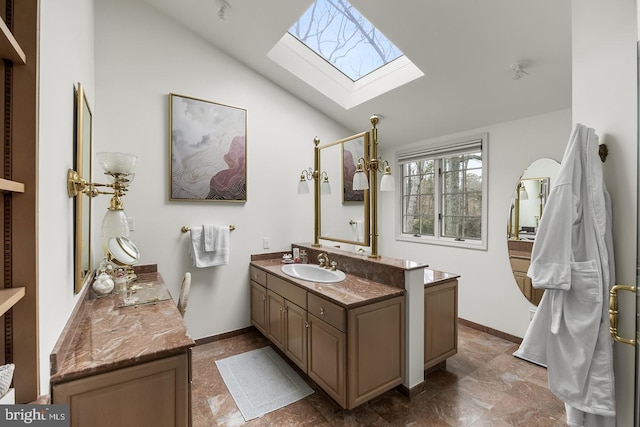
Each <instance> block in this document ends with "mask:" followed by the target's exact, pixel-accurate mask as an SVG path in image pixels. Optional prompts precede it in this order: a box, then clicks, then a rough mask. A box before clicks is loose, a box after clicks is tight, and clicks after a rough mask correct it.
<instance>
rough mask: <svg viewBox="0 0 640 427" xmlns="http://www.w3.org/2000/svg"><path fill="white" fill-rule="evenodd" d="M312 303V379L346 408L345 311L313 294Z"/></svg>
mask: <svg viewBox="0 0 640 427" xmlns="http://www.w3.org/2000/svg"><path fill="white" fill-rule="evenodd" d="M308 301H309V371H308V374H309V377H310V378H311V379H312V380H314V381H315V382H316V383H317V384H318V385H320V386H321V387H322V388H323V389H324V391H326V392H327V394H328V395H329V396H331V397H332V398H333V400H335V401H336V402H338V403H339V404H340V405H341V406H343V407H347V382H346V378H345V369H346V357H347V349H346V333H345V332H346V324H347V320H346V310H345V309H344V308H343V307H341V306H339V305H337V304H334V303H332V302H330V301H328V300H326V299H324V298H321V297H319V296H317V295H314V294H309V295H308Z"/></svg>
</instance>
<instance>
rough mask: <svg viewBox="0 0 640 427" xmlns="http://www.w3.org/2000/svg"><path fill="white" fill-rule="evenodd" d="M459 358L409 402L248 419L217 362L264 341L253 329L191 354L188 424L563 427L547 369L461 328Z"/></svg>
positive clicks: (295, 409)
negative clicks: (349, 409)
mask: <svg viewBox="0 0 640 427" xmlns="http://www.w3.org/2000/svg"><path fill="white" fill-rule="evenodd" d="M458 335H459V337H458V354H457V355H455V356H454V357H451V358H450V359H449V360H448V361H447V367H446V370H445V369H440V370H437V371H435V372H432V373H430V374H429V375H427V377H426V378H425V381H426V391H425V392H423V393H421V394H419V395H418V396H416V397H414V398H413V399H411V400H409V399H408V398H407V397H405V396H404V395H402V394H400V393H399V392H398V391H397V390H391V391H389V392H387V393H385V394H383V395H382V396H379V397H377V398H375V399H373V400H371V401H369V402H368V403H366V404H364V405H362V406H360V407H358V408H355V409H354V410H352V411H347V410H343V409H341V408H340V407H339V406H338V405H337V404H335V403H334V402H333V401H332V400H331V399H330V398H329V397H327V396H326V394H324V393H323V392H322V391H321V390H319V389H318V387H317V386H316V385H315V384H313V383H312V382H311V381H310V380H308V382H309V384H310V385H311V386H312V387H313V388H314V390H316V393H314V394H312V395H311V396H308V397H306V398H305V399H302V400H300V401H298V402H295V403H293V404H291V405H289V406H286V407H284V408H282V409H279V410H277V411H274V412H271V413H269V414H266V415H264V416H263V417H261V418H258V419H255V420H251V421H249V422H245V421H244V419H243V418H242V415H241V414H240V411H239V410H238V408H237V407H236V405H235V403H234V401H233V398H232V397H231V395H230V394H229V392H228V391H227V388H226V387H225V385H224V382H223V381H222V378H221V377H220V374H219V373H218V370H217V368H216V364H215V360H217V359H223V358H225V357H228V356H232V355H234V354H239V353H242V352H245V351H248V350H253V349H256V348H260V347H263V346H266V345H269V341H268V340H267V339H266V338H264V337H263V336H262V335H261V334H260V333H258V332H249V333H246V334H243V335H239V336H236V337H232V338H228V339H224V340H220V341H216V342H212V343H208V344H203V345H199V346H197V347H196V348H195V349H194V352H193V388H192V422H193V426H194V427H208V426H218V425H220V426H237V425H248V426H294V425H295V426H304V425H309V426H430V427H431V426H433V427H436V426H443V427H446V426H473V427H486V426H492V427H503V426H527V427H537V426H565V425H566V423H565V421H564V420H565V417H564V405H563V404H562V402H561V401H560V400H558V399H557V398H556V397H555V396H553V395H552V394H551V393H550V392H549V390H548V389H547V385H546V384H547V375H546V370H545V369H543V368H541V367H539V366H536V365H533V364H530V363H528V362H525V361H522V360H520V359H517V358H515V357H513V356H512V355H511V353H512V352H513V351H515V349H516V347H517V346H516V345H515V344H513V343H511V342H509V341H505V340H503V339H501V338H497V337H495V336H492V335H489V334H486V333H484V332H479V331H477V330H475V329H472V328H469V327H466V326H463V325H460V326H459V333H458Z"/></svg>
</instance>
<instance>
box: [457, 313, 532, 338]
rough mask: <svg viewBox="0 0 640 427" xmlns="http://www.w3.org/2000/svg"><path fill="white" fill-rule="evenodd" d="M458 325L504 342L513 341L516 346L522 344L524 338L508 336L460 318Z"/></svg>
mask: <svg viewBox="0 0 640 427" xmlns="http://www.w3.org/2000/svg"><path fill="white" fill-rule="evenodd" d="M458 323H460V324H461V325H464V326H468V327H469V328H472V329H475V330H477V331H480V332H484V333H487V334H489V335H493V336H494V337H498V338H502V339H503V340H507V341H511V342H512V343H515V344H521V343H522V338H520V337H516V336H515V335H511V334H508V333H506V332H502V331H499V330H497V329H493V328H490V327H488V326H484V325H481V324H479V323H475V322H472V321H470V320H466V319H463V318H461V317H458Z"/></svg>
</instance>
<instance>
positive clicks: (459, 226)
mask: <svg viewBox="0 0 640 427" xmlns="http://www.w3.org/2000/svg"><path fill="white" fill-rule="evenodd" d="M442 163H443V168H442V169H443V170H442V207H443V212H442V231H441V232H442V236H443V237H448V238H453V239H460V240H466V239H470V240H479V239H481V238H482V153H481V152H474V153H469V154H461V155H456V156H450V157H446V158H444V159H443V162H442Z"/></svg>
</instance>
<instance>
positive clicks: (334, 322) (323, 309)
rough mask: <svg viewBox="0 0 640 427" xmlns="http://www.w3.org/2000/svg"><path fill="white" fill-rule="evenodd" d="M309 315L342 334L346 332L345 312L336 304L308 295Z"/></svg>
mask: <svg viewBox="0 0 640 427" xmlns="http://www.w3.org/2000/svg"><path fill="white" fill-rule="evenodd" d="M309 313H310V314H313V315H314V316H316V317H318V318H320V319H322V320H324V321H325V322H327V323H328V324H330V325H331V326H333V327H334V328H336V329H338V330H340V331H342V332H345V331H346V323H347V322H346V310H345V309H344V307H340V306H339V305H338V304H335V303H332V302H330V301H327V300H326V299H324V298H320V297H319V296H316V295H313V294H309Z"/></svg>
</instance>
